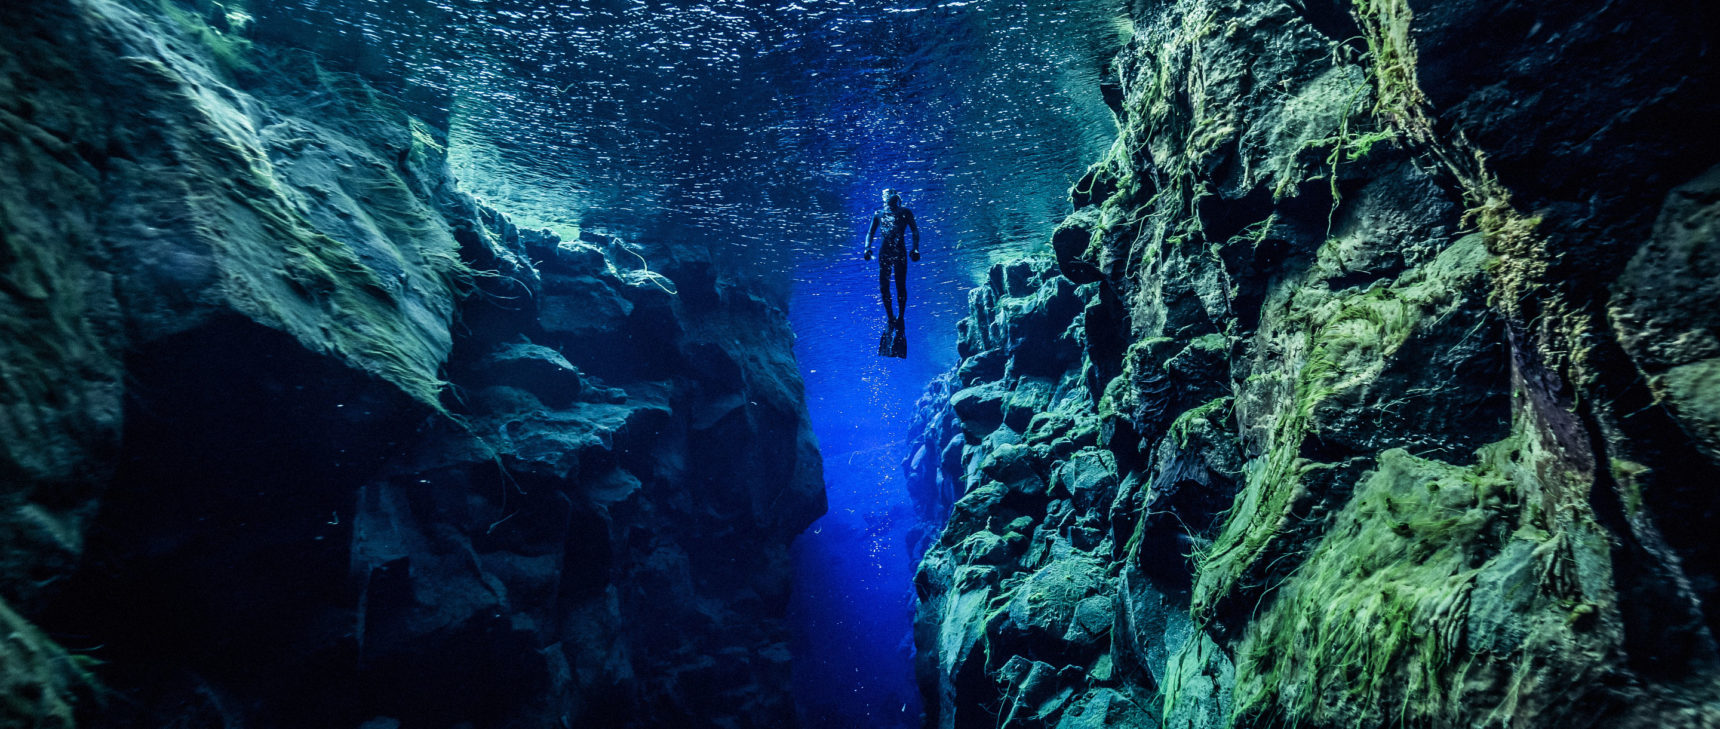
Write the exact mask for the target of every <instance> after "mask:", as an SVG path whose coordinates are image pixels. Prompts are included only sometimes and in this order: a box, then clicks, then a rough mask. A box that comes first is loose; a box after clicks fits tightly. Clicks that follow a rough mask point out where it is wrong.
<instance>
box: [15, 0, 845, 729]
mask: <svg viewBox="0 0 1720 729" xmlns="http://www.w3.org/2000/svg"><path fill="white" fill-rule="evenodd" d="M247 21H248V16H246V15H245V14H244V13H241V12H239V11H238V10H236V9H231V8H228V7H224V6H222V5H220V4H214V3H201V4H180V3H177V2H172V1H171V0H164V1H162V2H156V1H154V0H137V2H110V1H108V0H64V1H57V2H41V3H7V4H5V5H4V8H3V9H0V84H4V87H3V89H0V104H3V105H4V106H3V107H0V126H3V127H4V134H3V135H0V175H4V176H5V177H4V180H3V184H0V385H3V389H0V520H3V524H0V566H3V569H0V598H3V602H0V621H3V622H4V623H5V626H4V632H5V633H6V634H7V636H8V637H7V638H6V639H5V640H4V641H0V694H3V695H4V698H5V700H4V701H0V725H5V726H71V725H72V724H73V723H74V721H75V722H76V723H81V724H85V725H94V726H165V725H169V724H171V725H175V726H248V727H271V726H279V727H303V726H330V727H333V726H352V727H357V726H360V725H363V726H366V727H372V728H373V729H374V728H379V727H390V726H412V727H420V726H427V727H436V726H494V727H504V726H522V727H524V726H530V727H542V726H593V727H596V726H613V727H626V726H729V727H781V726H789V725H792V723H793V717H794V713H793V705H792V701H791V700H790V697H789V693H788V692H789V683H790V676H789V669H788V659H789V656H788V651H787V647H786V643H785V639H786V637H787V636H786V632H787V631H786V627H785V625H784V624H783V622H782V619H783V615H784V613H785V611H786V602H787V596H788V589H789V584H788V583H789V579H790V562H789V558H788V551H787V547H788V544H789V541H790V540H791V539H792V537H793V536H794V535H795V534H796V533H798V532H799V531H800V530H801V529H802V528H804V527H805V526H806V525H807V524H809V523H810V522H811V521H812V520H813V519H814V518H816V517H817V516H818V515H819V514H821V513H822V512H823V509H824V495H823V487H822V481H821V475H820V464H819V458H818V453H817V447H816V443H815V441H814V438H813V436H812V431H811V428H810V424H809V421H808V419H807V415H806V409H805V404H804V397H803V393H802V390H801V382H800V379H799V375H798V373H797V370H796V368H795V365H794V362H793V358H792V354H791V351H790V346H791V343H792V341H793V335H792V333H791V332H790V330H789V327H788V322H787V318H786V316H785V314H784V312H783V309H782V305H781V302H780V301H777V300H775V299H773V298H769V297H768V296H767V294H765V293H763V292H764V289H763V288H762V287H759V286H757V285H755V284H753V283H749V282H742V281H735V280H730V279H729V278H728V277H727V276H726V275H723V274H721V273H720V272H719V271H717V270H716V269H715V268H714V267H713V265H712V264H711V262H709V261H708V260H702V259H700V258H698V257H696V256H690V255H675V256H671V255H667V254H663V255H652V256H650V264H651V266H652V267H651V268H647V267H646V260H647V259H646V258H644V257H641V256H640V255H639V254H637V253H635V252H634V251H633V249H631V248H629V247H628V246H627V245H626V244H625V243H623V242H622V241H618V240H615V239H612V238H609V237H606V236H602V235H596V234H592V233H582V234H580V235H579V237H578V239H576V240H559V239H558V238H557V237H555V236H554V235H551V234H549V233H545V232H534V231H522V230H518V229H516V228H515V227H513V226H512V225H511V224H510V223H508V221H507V220H506V219H505V217H503V216H501V215H499V214H497V213H495V212H494V211H491V210H489V209H487V208H484V207H483V206H481V205H479V204H476V203H475V202H474V201H473V200H471V199H470V198H469V197H467V196H465V195H463V194H461V193H459V192H458V191H457V190H456V189H455V187H454V181H453V180H452V179H451V178H450V176H449V174H448V171H447V165H446V160H445V144H446V138H445V135H444V132H443V130H442V129H440V128H438V126H436V125H433V124H431V123H427V122H425V121H423V120H421V119H419V118H416V117H414V116H412V115H410V114H408V113H406V112H405V111H403V110H402V109H401V107H400V105H399V104H398V103H396V102H394V101H393V100H391V99H390V98H388V97H385V96H383V95H381V94H378V93H377V92H375V91H374V90H373V89H372V86H371V85H370V83H369V82H368V81H366V80H364V79H362V78H360V77H358V76H355V75H352V74H349V73H344V72H339V71H338V70H336V69H335V68H332V67H331V64H330V63H328V62H327V61H326V60H319V59H318V58H317V57H316V56H314V55H312V54H308V53H304V52H302V51H298V50H294V49H292V48H289V47H285V46H282V45H279V44H271V43H268V42H263V41H255V40H253V39H252V37H251V33H250V31H249V30H248V29H247V26H246V23H247ZM38 626H39V627H38Z"/></svg>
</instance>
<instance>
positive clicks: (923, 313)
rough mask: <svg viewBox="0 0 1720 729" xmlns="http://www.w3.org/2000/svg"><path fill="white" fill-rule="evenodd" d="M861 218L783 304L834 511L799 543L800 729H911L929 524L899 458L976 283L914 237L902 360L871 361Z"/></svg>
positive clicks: (871, 300) (878, 317)
mask: <svg viewBox="0 0 1720 729" xmlns="http://www.w3.org/2000/svg"><path fill="white" fill-rule="evenodd" d="M908 204H909V206H910V207H915V205H914V203H913V202H910V203H908ZM922 204H923V203H922ZM867 212H868V213H869V211H867ZM915 212H916V213H918V212H919V210H918V209H916V210H915ZM866 215H867V213H856V214H855V216H856V222H855V228H856V229H857V231H858V232H857V233H856V236H855V238H854V240H855V241H856V247H855V249H854V251H853V252H852V253H851V254H850V255H849V256H845V257H842V258H839V259H836V260H833V261H819V262H811V263H807V264H803V265H802V266H801V267H800V268H799V269H798V270H797V272H796V273H797V275H796V276H795V281H796V286H795V290H794V294H793V299H792V302H791V304H790V312H791V313H790V315H791V317H792V319H793V324H794V329H795V331H796V333H797V337H798V339H797V341H796V345H795V356H796V358H797V359H798V360H799V363H800V370H801V376H802V377H803V378H804V379H805V381H806V395H807V407H808V409H809V410H810V412H811V415H812V425H813V429H814V430H815V431H816V432H817V434H818V441H819V447H820V450H822V452H823V454H824V477H825V486H826V489H827V491H828V493H829V503H830V510H829V513H828V514H827V515H826V516H824V518H822V519H820V520H819V521H817V522H816V523H814V524H813V525H812V527H811V528H810V529H808V530H807V531H806V532H805V533H803V534H802V535H801V536H800V538H799V539H798V540H797V541H796V542H795V546H794V559H795V580H796V582H795V593H794V597H793V599H792V601H791V603H790V607H789V611H790V621H791V623H792V625H793V626H794V631H795V638H794V644H793V651H794V670H795V697H796V701H797V703H798V704H799V707H800V712H801V722H802V726H806V727H829V728H831V729H843V728H846V727H857V728H858V727H865V728H867V729H893V728H897V727H901V728H907V727H917V726H919V718H920V698H919V693H918V689H917V688H916V687H915V685H914V680H913V676H914V672H913V642H912V617H913V589H914V587H913V584H914V583H913V577H914V569H915V563H916V562H917V561H918V560H917V558H918V555H917V554H915V553H914V551H913V547H914V543H915V541H916V540H917V539H918V535H919V533H920V532H919V531H918V529H924V528H925V527H924V526H923V525H919V524H917V523H916V521H915V517H914V512H913V508H912V506H911V505H910V502H909V498H908V492H907V486H906V482H905V480H904V478H903V474H902V461H903V460H904V458H906V456H907V449H908V447H909V443H908V435H909V434H908V426H909V423H910V421H911V420H912V416H913V407H914V402H915V400H916V399H918V397H919V396H920V393H921V391H922V390H923V389H924V388H925V385H926V383H927V382H929V381H931V379H932V378H933V377H935V376H937V374H938V373H940V372H943V371H944V370H946V369H948V368H949V367H950V366H952V365H953V364H954V363H955V360H956V357H955V325H956V322H957V321H958V320H959V318H960V317H961V315H962V313H963V310H964V308H965V302H966V299H967V291H968V289H969V288H970V287H971V286H972V285H973V281H971V280H970V279H969V278H968V276H967V275H965V274H964V272H963V271H961V270H960V268H961V266H962V262H961V260H960V258H959V257H958V256H956V255H955V252H954V251H950V250H945V249H940V248H939V247H938V246H939V244H940V238H939V236H938V235H937V231H931V230H924V229H923V230H922V237H923V239H924V243H923V244H922V250H923V252H924V253H925V256H924V258H923V259H922V260H921V261H920V262H918V263H910V264H909V268H908V294H909V299H908V301H909V303H908V312H907V316H906V321H907V331H908V358H907V359H905V360H902V359H890V358H885V357H880V356H878V355H877V346H878V336H879V334H880V333H882V331H883V330H884V328H885V319H884V309H883V305H882V304H881V303H880V302H879V299H878V264H877V262H876V261H875V260H873V261H863V260H861V259H860V256H859V248H858V242H859V241H860V240H863V237H864V234H865V227H864V225H865V224H866V222H867V221H868V220H869V218H868V217H867V216H866ZM917 528H918V529H917Z"/></svg>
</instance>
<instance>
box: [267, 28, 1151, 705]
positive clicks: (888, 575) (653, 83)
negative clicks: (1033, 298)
mask: <svg viewBox="0 0 1720 729" xmlns="http://www.w3.org/2000/svg"><path fill="white" fill-rule="evenodd" d="M260 2H261V3H262V5H261V7H259V8H258V14H259V26H260V28H259V29H260V30H261V31H262V32H265V33H275V34H278V35H281V36H286V37H289V38H291V37H294V36H298V37H304V36H308V35H314V36H317V37H318V38H320V39H322V40H320V41H319V42H320V43H321V44H322V45H323V46H325V50H328V51H330V52H338V53H340V54H342V55H343V56H347V57H349V58H356V59H357V60H358V62H359V63H360V65H361V66H364V67H367V68H369V69H371V70H373V71H378V70H380V71H383V72H385V75H389V76H393V77H395V78H397V79H403V81H401V82H400V83H399V86H398V88H397V89H395V91H396V92H397V93H400V94H401V95H403V96H405V97H406V98H407V99H409V100H410V101H411V102H412V103H413V104H414V105H415V106H416V107H417V108H418V109H419V110H420V113H428V114H429V115H431V116H439V117H440V118H441V119H443V120H446V121H447V122H448V124H449V126H450V129H451V133H450V137H449V152H450V157H451V160H452V162H453V164H454V168H455V173H456V175H457V176H458V177H459V178H460V182H461V185H462V186H463V187H464V188H465V189H467V190H468V191H470V192H472V193H473V194H475V195H477V196H478V197H480V198H482V199H483V200H485V201H486V202H488V203H489V204H491V205H493V206H495V207H497V208H499V209H501V210H503V211H505V212H507V213H509V214H510V215H512V216H513V217H514V218H515V219H516V220H517V221H519V222H520V223H522V224H524V225H527V226H532V227H548V228H551V229H554V230H558V231H562V232H564V233H565V232H568V231H571V230H574V229H576V228H583V229H592V230H598V231H602V232H607V233H611V234H617V235H620V236H622V237H623V238H625V239H627V240H629V241H633V242H635V243H638V244H641V245H642V247H643V249H644V250H647V251H649V250H651V248H652V247H654V246H655V245H657V244H663V243H674V244H678V245H693V246H707V247H709V249H710V250H711V251H712V253H713V254H714V255H716V256H717V257H718V258H719V259H720V260H722V261H725V262H727V263H728V264H729V265H731V266H733V267H734V268H736V269H741V270H745V271H747V272H749V273H752V274H755V275H758V276H761V277H763V278H764V279H766V280H769V281H773V282H776V283H779V284H789V285H791V288H790V289H789V290H790V292H791V299H790V301H791V316H792V318H793V321H794V324H795V329H796V332H797V333H798V337H799V338H798V341H797V342H796V345H795V351H796V354H797V356H798V357H799V359H800V364H801V369H802V374H803V375H804V376H805V379H806V383H807V395H808V402H809V407H810V409H811V411H812V416H813V420H814V425H815V428H816V429H817V431H818V435H819V438H820V442H821V445H822V448H823V451H824V457H825V466H826V471H825V475H826V479H827V481H828V485H829V490H830V506H831V511H830V515H829V516H827V517H825V518H824V519H822V520H820V522H819V523H818V524H816V525H814V527H813V528H812V529H811V530H809V532H808V533H807V534H806V535H804V536H803V537H802V538H801V540H800V542H799V543H798V544H797V561H798V565H797V594H796V597H795V600H794V604H793V606H792V611H793V616H794V620H795V625H796V631H797V637H796V642H795V649H796V671H797V675H796V681H797V687H796V690H797V698H798V700H799V702H800V705H801V707H802V712H803V718H804V719H805V724H806V726H809V727H848V726H853V727H905V726H912V725H915V723H916V718H917V715H918V712H919V703H918V701H919V700H918V697H917V695H916V693H915V692H914V689H913V684H912V669H911V663H910V660H911V651H912V648H911V642H910V641H909V632H908V626H909V623H908V619H909V611H910V609H911V607H910V605H911V600H912V574H913V565H912V560H913V540H914V539H915V536H916V532H915V531H914V527H915V525H914V524H913V523H912V516H911V511H910V510H909V509H908V508H907V505H906V499H907V496H906V493H905V492H904V491H903V487H902V485H901V479H900V475H901V461H902V459H903V457H904V456H905V455H906V453H905V448H906V443H905V436H906V435H907V434H906V432H905V431H906V429H907V425H908V420H909V417H910V414H911V409H912V405H913V402H914V400H915V398H916V397H917V396H918V394H919V393H920V391H921V389H922V388H923V387H924V386H925V385H926V383H927V382H928V381H929V380H930V379H931V377H933V376H934V375H935V374H936V373H937V372H939V371H941V370H943V369H945V368H947V367H949V366H950V365H952V364H953V363H954V361H955V355H954V346H953V342H954V331H955V322H956V320H957V319H959V317H960V316H961V315H962V313H963V312H964V310H965V301H966V291H967V289H968V288H969V287H971V286H972V284H973V283H974V282H975V281H977V279H978V277H979V276H980V275H982V273H983V271H984V269H985V267H986V266H987V265H988V264H989V263H990V262H992V261H993V260H995V259H998V258H1002V257H1007V256H1011V255H1015V254H1019V253H1022V252H1026V251H1033V250H1039V249H1042V248H1044V247H1045V241H1046V240H1047V238H1048V236H1049V233H1050V230H1051V228H1052V226H1054V225H1055V223H1056V221H1057V220H1058V219H1060V218H1061V217H1062V216H1063V215H1064V214H1066V213H1067V212H1068V202H1067V199H1066V197H1065V191H1066V190H1067V188H1068V186H1069V185H1070V184H1071V183H1072V182H1073V181H1074V179H1075V178H1077V177H1078V176H1079V175H1080V174H1081V172H1082V170H1083V169H1084V168H1085V167H1086V165H1087V164H1089V163H1091V162H1093V161H1094V160H1096V159H1097V158H1098V156H1099V155H1100V154H1101V153H1102V152H1103V150H1104V149H1105V147H1106V146H1108V145H1109V144H1110V141H1111V139H1112V137H1113V135H1114V133H1115V128H1114V124H1113V121H1112V117H1111V115H1110V112H1109V111H1108V110H1107V109H1106V108H1105V105H1104V103H1103V101H1102V99H1101V96H1100V92H1099V80H1100V76H1101V74H1102V71H1103V68H1104V65H1105V63H1107V62H1108V60H1109V59H1110V57H1111V56H1112V55H1113V54H1114V53H1115V52H1116V50H1117V48H1118V45H1119V44H1120V43H1121V42H1122V41H1123V40H1124V39H1125V37H1126V34H1127V33H1128V31H1129V28H1128V27H1127V25H1126V22H1125V21H1122V20H1120V18H1121V17H1122V15H1123V13H1122V11H1121V8H1120V7H1118V2H1120V0H1063V1H1061V2H1059V1H1056V0H1021V1H994V0H969V1H967V2H929V3H928V2H901V3H893V2H876V1H875V0H855V1H849V2H834V1H827V0H799V1H796V2H784V1H781V0H778V1H776V2H769V3H763V2H685V1H677V2H655V1H647V0H605V1H601V2H566V3H559V4H558V3H530V2H523V1H521V0H500V1H494V2H485V1H481V0H453V1H444V2H440V3H430V2H398V1H397V2H375V1H372V2H364V1H362V0H260ZM330 37H334V38H336V39H337V40H336V41H334V42H332V43H331V42H330V41H329V40H327V39H328V38H330ZM426 110H427V111H426ZM884 187H894V188H896V189H898V190H901V191H902V193H903V196H904V198H905V202H906V204H907V205H909V206H910V207H912V208H913V209H914V211H915V213H916V216H917V217H918V219H919V222H920V228H921V231H922V234H923V236H924V243H923V247H924V250H925V253H926V255H925V259H924V260H923V261H922V262H920V263H919V264H915V265H914V266H913V267H912V268H911V280H910V287H911V293H910V295H911V300H912V304H911V306H910V310H909V315H908V319H909V338H910V352H911V354H910V357H909V358H908V359H907V360H894V359H882V358H879V357H877V356H875V354H874V351H875V349H876V341H877V335H878V331H877V330H878V326H879V324H881V322H882V317H883V315H882V312H881V306H880V305H879V303H878V301H877V297H878V294H877V274H876V268H875V264H870V263H865V262H862V261H860V260H859V257H858V255H857V252H858V248H859V245H860V242H861V241H862V240H863V238H864V234H865V226H866V223H867V220H868V215H869V213H870V211H872V210H873V209H874V208H875V207H877V204H878V191H879V190H880V189H881V188H884ZM931 528H932V531H933V533H934V534H935V531H936V527H935V526H934V527H931Z"/></svg>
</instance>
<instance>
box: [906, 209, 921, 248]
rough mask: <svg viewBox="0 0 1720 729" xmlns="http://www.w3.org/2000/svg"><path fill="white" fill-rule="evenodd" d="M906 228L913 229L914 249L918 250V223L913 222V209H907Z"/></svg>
mask: <svg viewBox="0 0 1720 729" xmlns="http://www.w3.org/2000/svg"><path fill="white" fill-rule="evenodd" d="M908 230H911V231H914V250H916V251H917V250H920V224H919V223H916V222H914V211H912V210H909V211H908Z"/></svg>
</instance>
